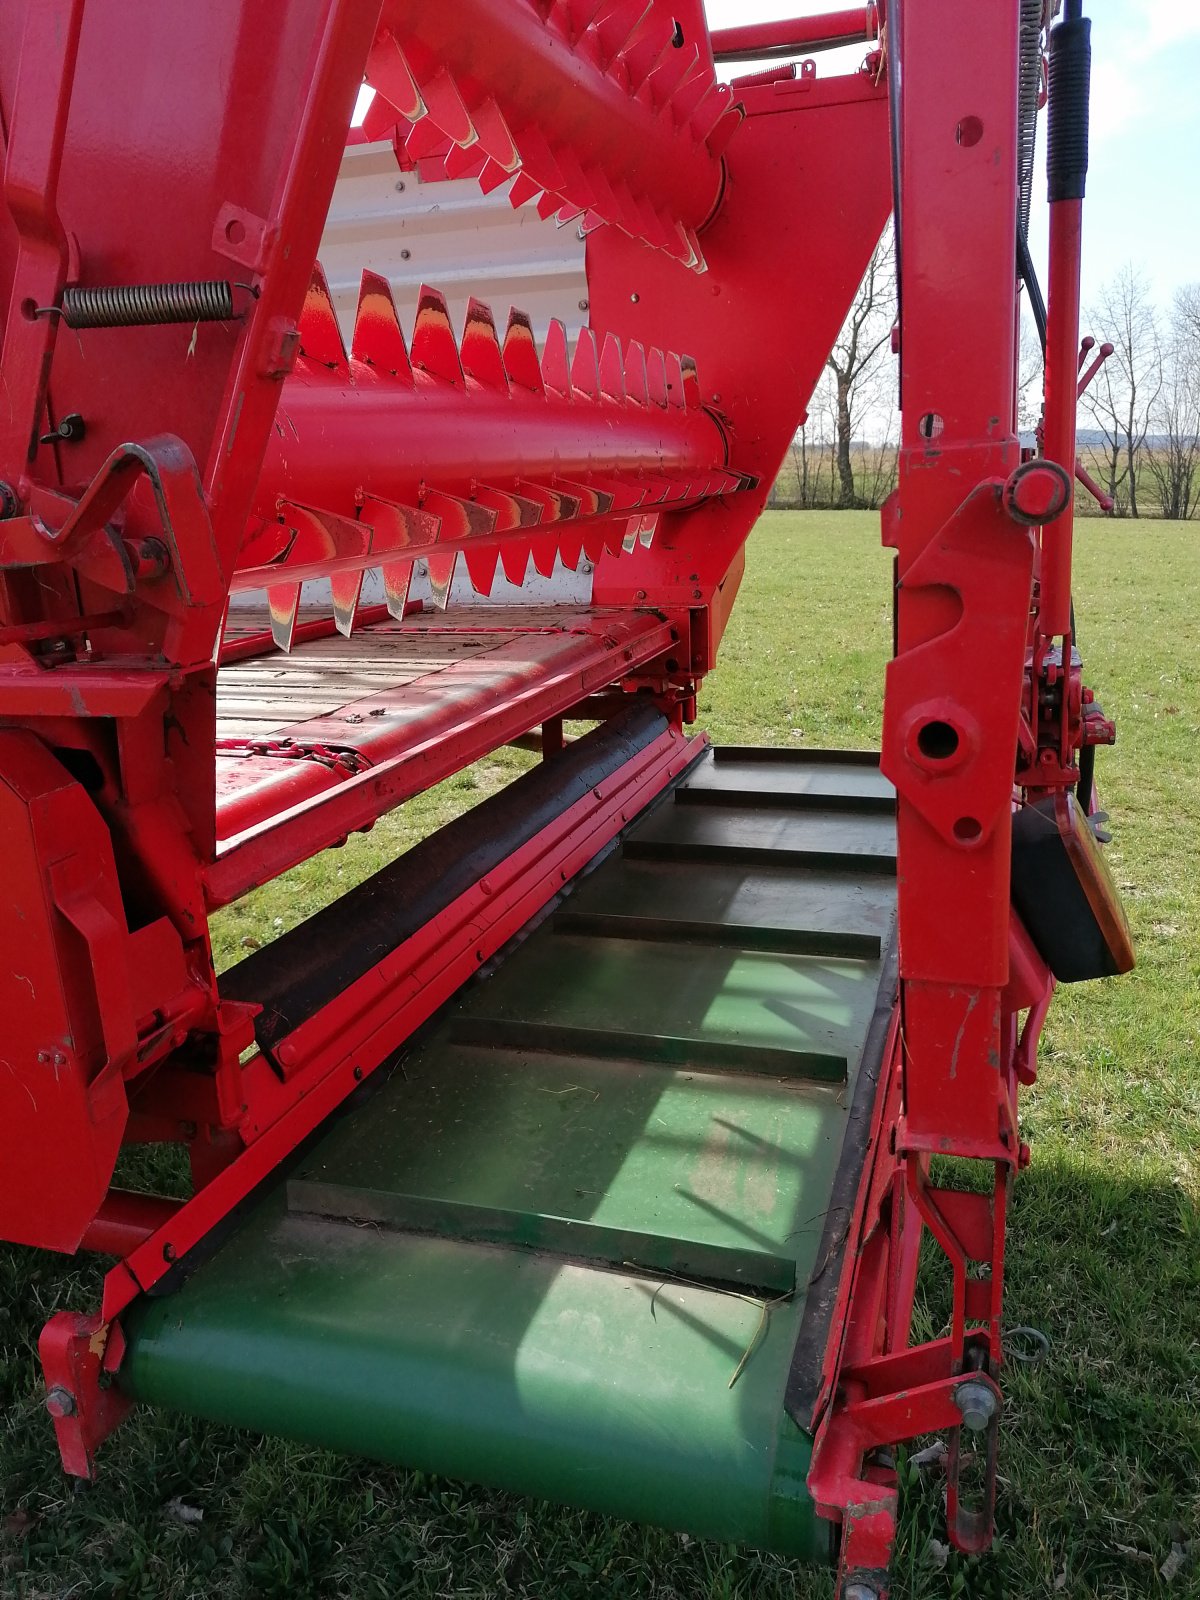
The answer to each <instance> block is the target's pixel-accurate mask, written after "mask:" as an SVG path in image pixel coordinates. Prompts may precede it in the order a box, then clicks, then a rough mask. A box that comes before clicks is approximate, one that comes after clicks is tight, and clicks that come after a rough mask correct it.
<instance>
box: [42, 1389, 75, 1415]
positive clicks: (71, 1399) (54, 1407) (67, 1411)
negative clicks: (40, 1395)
mask: <svg viewBox="0 0 1200 1600" xmlns="http://www.w3.org/2000/svg"><path fill="white" fill-rule="evenodd" d="M46 1410H47V1411H48V1412H49V1413H50V1415H51V1416H52V1417H73V1416H74V1415H75V1411H76V1405H75V1396H74V1395H73V1394H72V1393H71V1391H70V1390H69V1389H64V1388H63V1386H62V1384H61V1383H56V1384H55V1385H54V1387H53V1389H51V1390H50V1392H49V1394H47V1396H46Z"/></svg>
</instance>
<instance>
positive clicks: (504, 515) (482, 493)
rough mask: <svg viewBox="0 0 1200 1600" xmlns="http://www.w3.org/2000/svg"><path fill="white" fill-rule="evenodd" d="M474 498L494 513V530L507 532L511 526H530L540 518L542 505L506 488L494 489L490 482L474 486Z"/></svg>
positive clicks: (534, 524) (510, 529)
mask: <svg viewBox="0 0 1200 1600" xmlns="http://www.w3.org/2000/svg"><path fill="white" fill-rule="evenodd" d="M475 499H476V500H477V501H478V502H479V504H480V505H481V506H486V507H487V508H488V510H489V511H494V512H495V513H496V532H497V533H509V532H511V531H512V529H513V528H532V527H535V526H536V525H537V524H538V523H539V522H540V521H541V520H542V507H541V505H540V504H539V503H538V502H537V501H536V500H530V499H529V498H528V496H526V495H521V494H512V493H511V492H510V491H509V490H507V489H494V488H492V487H491V485H490V484H486V483H480V484H477V485H476V486H475Z"/></svg>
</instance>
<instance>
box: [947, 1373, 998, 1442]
mask: <svg viewBox="0 0 1200 1600" xmlns="http://www.w3.org/2000/svg"><path fill="white" fill-rule="evenodd" d="M954 1403H955V1405H956V1406H957V1407H958V1409H959V1410H960V1411H961V1412H962V1419H963V1427H964V1428H966V1429H968V1430H969V1431H970V1432H971V1433H982V1432H983V1430H984V1428H986V1427H987V1425H988V1423H989V1422H990V1421H991V1420H992V1418H993V1417H994V1416H995V1415H996V1394H995V1391H994V1390H993V1389H992V1388H991V1387H990V1386H989V1385H988V1384H986V1383H980V1382H979V1381H978V1379H975V1378H971V1379H968V1381H967V1382H966V1383H960V1384H959V1386H958V1388H957V1389H955V1391H954Z"/></svg>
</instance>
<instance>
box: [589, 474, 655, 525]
mask: <svg viewBox="0 0 1200 1600" xmlns="http://www.w3.org/2000/svg"><path fill="white" fill-rule="evenodd" d="M600 487H601V489H602V491H603V493H604V495H605V497H606V498H607V500H608V504H607V506H605V508H604V509H605V510H606V511H611V512H612V513H613V514H614V515H616V516H620V515H621V514H622V513H624V512H627V511H633V510H634V509H635V507H637V506H640V505H641V504H642V502H643V501H644V500H645V498H646V486H645V484H644V483H641V482H640V481H639V480H638V479H636V478H603V479H601V480H600Z"/></svg>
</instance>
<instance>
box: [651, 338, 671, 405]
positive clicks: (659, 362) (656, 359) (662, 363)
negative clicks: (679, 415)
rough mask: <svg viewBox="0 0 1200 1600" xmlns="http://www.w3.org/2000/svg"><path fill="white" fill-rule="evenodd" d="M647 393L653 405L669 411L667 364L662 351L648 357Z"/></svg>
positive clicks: (653, 352) (655, 351)
mask: <svg viewBox="0 0 1200 1600" xmlns="http://www.w3.org/2000/svg"><path fill="white" fill-rule="evenodd" d="M646 391H647V394H648V395H649V399H650V404H651V405H653V406H659V407H661V409H662V410H664V411H665V410H666V409H667V362H666V357H665V356H664V355H663V353H662V351H661V350H657V349H654V350H651V351H650V352H649V353H648V354H647V356H646Z"/></svg>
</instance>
